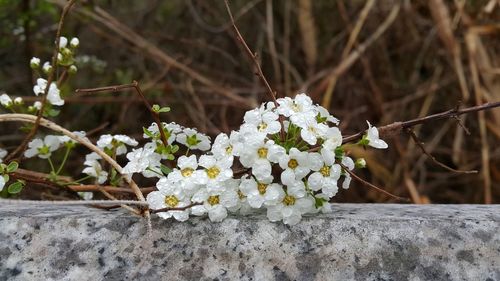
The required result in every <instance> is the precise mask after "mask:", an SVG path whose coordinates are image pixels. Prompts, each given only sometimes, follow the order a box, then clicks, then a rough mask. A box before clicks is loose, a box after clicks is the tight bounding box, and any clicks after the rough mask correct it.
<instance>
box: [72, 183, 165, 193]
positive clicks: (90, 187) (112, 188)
mask: <svg viewBox="0 0 500 281" xmlns="http://www.w3.org/2000/svg"><path fill="white" fill-rule="evenodd" d="M68 188H69V189H71V190H73V191H75V192H86V191H101V190H104V191H107V192H123V193H134V191H133V190H131V189H130V188H126V187H116V186H103V185H95V184H91V185H68ZM140 190H141V192H142V193H143V194H148V193H150V192H152V191H155V190H156V187H144V188H140Z"/></svg>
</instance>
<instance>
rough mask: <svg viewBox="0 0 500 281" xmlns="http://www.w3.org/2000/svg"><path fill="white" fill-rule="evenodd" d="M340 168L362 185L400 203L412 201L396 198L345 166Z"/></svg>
mask: <svg viewBox="0 0 500 281" xmlns="http://www.w3.org/2000/svg"><path fill="white" fill-rule="evenodd" d="M340 166H341V167H342V169H344V171H345V172H347V173H348V174H349V175H351V177H353V178H354V179H355V180H357V181H359V182H361V183H362V184H364V185H366V186H368V187H371V188H373V189H375V190H376V191H378V192H381V193H383V194H385V195H387V196H389V197H391V198H394V199H396V200H400V201H404V202H409V201H410V199H408V198H404V197H399V196H396V195H394V194H392V193H390V192H388V191H385V190H383V189H382V188H380V187H378V186H376V185H374V184H372V183H369V182H367V181H365V180H364V179H362V178H361V177H359V176H358V175H356V174H355V173H353V172H352V171H350V170H349V169H348V168H347V167H346V166H344V165H343V164H340Z"/></svg>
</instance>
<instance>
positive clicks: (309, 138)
mask: <svg viewBox="0 0 500 281" xmlns="http://www.w3.org/2000/svg"><path fill="white" fill-rule="evenodd" d="M298 126H299V127H301V130H300V137H301V138H302V139H303V140H304V141H305V142H307V143H308V144H310V145H315V144H316V142H317V140H318V138H323V137H325V136H326V135H327V133H328V129H329V127H328V126H327V125H325V124H323V123H318V122H317V121H316V119H315V118H309V117H307V116H305V118H301V121H300V123H299V124H298Z"/></svg>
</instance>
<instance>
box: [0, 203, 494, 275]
mask: <svg viewBox="0 0 500 281" xmlns="http://www.w3.org/2000/svg"><path fill="white" fill-rule="evenodd" d="M333 209H334V212H333V213H332V214H328V215H318V216H312V217H307V218H305V219H304V220H303V221H302V222H301V223H300V224H299V225H297V226H293V227H289V226H285V225H283V224H281V223H270V222H268V221H267V220H265V218H264V217H262V216H257V217H230V218H228V219H226V220H225V221H224V222H222V223H211V222H209V221H208V220H206V219H203V218H196V219H192V220H190V221H189V222H186V223H177V222H172V221H163V220H160V219H158V218H155V219H153V228H154V233H153V243H152V246H151V247H149V250H147V249H148V247H144V246H143V245H145V243H146V241H147V239H148V238H147V235H146V227H145V221H144V220H143V219H141V218H137V217H132V216H130V215H129V214H128V213H126V212H124V211H112V212H107V211H101V210H97V209H91V208H87V207H74V206H72V207H57V209H56V208H55V207H47V206H27V207H25V208H19V207H18V206H16V207H14V206H9V205H3V206H0V280H484V281H491V280H500V206H499V205H496V206H471V205H460V206H457V205H433V206H414V205H382V204H380V205H369V204H342V205H334V206H333Z"/></svg>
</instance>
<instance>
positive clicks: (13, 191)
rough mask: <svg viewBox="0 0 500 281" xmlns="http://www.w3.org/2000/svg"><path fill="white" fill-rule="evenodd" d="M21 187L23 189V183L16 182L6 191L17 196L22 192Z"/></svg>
mask: <svg viewBox="0 0 500 281" xmlns="http://www.w3.org/2000/svg"><path fill="white" fill-rule="evenodd" d="M23 187H24V182H22V181H20V180H18V181H16V182H14V183H12V184H10V185H9V187H8V188H7V191H8V192H9V193H10V194H17V193H19V192H21V190H23Z"/></svg>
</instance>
